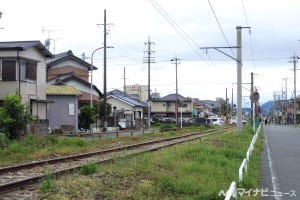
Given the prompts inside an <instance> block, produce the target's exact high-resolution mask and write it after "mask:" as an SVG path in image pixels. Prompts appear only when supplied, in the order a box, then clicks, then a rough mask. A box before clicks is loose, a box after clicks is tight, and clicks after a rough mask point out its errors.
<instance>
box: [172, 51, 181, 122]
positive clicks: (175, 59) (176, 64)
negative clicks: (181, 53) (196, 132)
mask: <svg viewBox="0 0 300 200" xmlns="http://www.w3.org/2000/svg"><path fill="white" fill-rule="evenodd" d="M179 60H180V59H179V58H177V56H175V58H172V59H171V61H174V62H175V63H174V64H175V73H176V75H175V78H176V102H175V117H176V126H178V77H177V66H178V64H180V63H178V61H179Z"/></svg>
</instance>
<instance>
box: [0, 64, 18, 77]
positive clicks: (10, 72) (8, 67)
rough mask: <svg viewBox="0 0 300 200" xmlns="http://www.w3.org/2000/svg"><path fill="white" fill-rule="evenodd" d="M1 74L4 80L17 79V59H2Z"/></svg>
mask: <svg viewBox="0 0 300 200" xmlns="http://www.w3.org/2000/svg"><path fill="white" fill-rule="evenodd" d="M0 74H1V75H2V76H1V80H2V81H16V60H2V61H1V73H0Z"/></svg>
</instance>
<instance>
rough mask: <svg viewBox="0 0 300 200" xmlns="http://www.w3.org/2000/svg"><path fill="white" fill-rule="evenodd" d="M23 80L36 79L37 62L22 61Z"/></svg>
mask: <svg viewBox="0 0 300 200" xmlns="http://www.w3.org/2000/svg"><path fill="white" fill-rule="evenodd" d="M20 71H21V80H22V81H36V76H37V64H36V63H34V62H29V61H24V60H22V61H21V69H20Z"/></svg>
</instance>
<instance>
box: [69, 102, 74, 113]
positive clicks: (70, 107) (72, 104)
mask: <svg viewBox="0 0 300 200" xmlns="http://www.w3.org/2000/svg"><path fill="white" fill-rule="evenodd" d="M69 115H75V105H74V103H69Z"/></svg>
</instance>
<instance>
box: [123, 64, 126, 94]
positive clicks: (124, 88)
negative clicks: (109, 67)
mask: <svg viewBox="0 0 300 200" xmlns="http://www.w3.org/2000/svg"><path fill="white" fill-rule="evenodd" d="M123 81H124V83H123V84H124V86H123V91H124V93H125V94H126V70H125V67H124V74H123Z"/></svg>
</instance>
